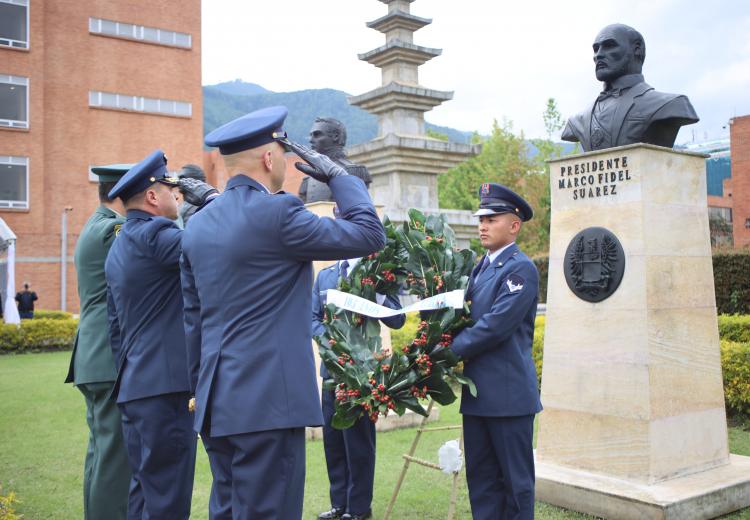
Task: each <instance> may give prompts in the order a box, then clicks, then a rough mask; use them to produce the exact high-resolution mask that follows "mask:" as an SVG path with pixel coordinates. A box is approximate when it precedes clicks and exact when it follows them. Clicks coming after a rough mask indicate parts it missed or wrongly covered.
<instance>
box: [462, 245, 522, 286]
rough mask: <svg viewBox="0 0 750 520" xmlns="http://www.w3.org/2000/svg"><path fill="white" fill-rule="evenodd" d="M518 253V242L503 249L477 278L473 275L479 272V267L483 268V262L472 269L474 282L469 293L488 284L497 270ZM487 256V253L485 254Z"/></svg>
mask: <svg viewBox="0 0 750 520" xmlns="http://www.w3.org/2000/svg"><path fill="white" fill-rule="evenodd" d="M517 253H518V246H517V245H516V244H513V245H511V246H510V247H508V249H506V250H505V251H503V252H502V253H501V254H500V256H498V257H497V258H495V260H494V262H492V263H491V264H490V265H489V266H488V267H487V269H485V270H484V272H483V273H482V274H480V275H479V276H478V277H477V278H476V279H474V278H473V275H474V273H475V272H477V270H478V269H481V267H480V266H481V265H482V263H481V262H480V263H479V264H477V266H476V267H475V268H474V271H472V279H473V282H472V284H471V286H470V287H469V290H468V293H469V294H471V293H473V292H474V290H475V289H476V288H477V287H481V286H483V285H484V284H486V283H487V282H488V281H489V280H492V279H493V278H494V277H495V274H496V273H497V270H498V269H499V268H501V267H503V266H504V265H505V263H506V262H507V261H508V259H510V257H512V256H514V255H516V254H517ZM485 256H486V255H485ZM482 262H484V257H482Z"/></svg>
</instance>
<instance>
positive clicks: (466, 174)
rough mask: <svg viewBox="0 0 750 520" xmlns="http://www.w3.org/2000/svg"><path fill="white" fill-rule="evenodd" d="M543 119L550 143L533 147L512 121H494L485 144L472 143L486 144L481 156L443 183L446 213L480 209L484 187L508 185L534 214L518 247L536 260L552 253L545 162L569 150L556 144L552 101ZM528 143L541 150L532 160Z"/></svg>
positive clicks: (557, 121) (557, 123)
mask: <svg viewBox="0 0 750 520" xmlns="http://www.w3.org/2000/svg"><path fill="white" fill-rule="evenodd" d="M542 117H543V120H544V126H545V131H546V134H547V135H546V138H545V139H532V140H531V141H526V139H524V135H523V132H516V131H515V130H514V128H513V123H512V122H511V121H509V120H507V119H503V122H502V124H499V123H498V122H497V121H494V122H493V125H492V132H491V134H490V135H489V137H487V138H484V139H482V138H480V137H479V136H478V134H475V136H474V138H473V139H472V142H476V141H479V142H481V143H482V151H481V153H480V154H479V155H477V156H476V157H472V158H471V159H469V160H468V161H466V162H465V163H462V164H460V165H458V166H456V167H455V168H453V169H451V170H450V171H448V172H446V173H445V174H443V175H441V176H440V177H439V178H438V194H439V195H438V197H439V203H440V207H441V208H452V209H465V210H473V209H476V206H477V202H478V191H479V187H480V186H481V184H482V183H484V182H497V183H500V184H503V185H505V186H508V187H509V188H510V189H512V190H513V191H515V192H517V193H518V194H519V195H521V196H522V197H524V198H525V199H526V200H527V201H528V202H529V204H531V207H532V208H534V218H533V219H532V220H530V221H529V222H527V223H525V224H524V230H523V232H522V233H521V235H520V236H519V240H518V242H519V245H520V247H521V248H522V249H523V250H524V251H525V252H526V253H527V254H529V255H531V256H534V255H546V254H547V253H548V252H549V226H550V193H549V166H548V165H547V163H546V161H548V160H549V159H554V158H557V157H560V156H561V155H562V153H563V150H564V148H563V147H562V146H561V145H559V144H557V143H555V142H554V141H553V139H552V137H553V135H554V134H555V133H556V132H558V131H559V130H560V129H561V128H562V126H563V118H562V116H561V115H560V112H559V110H558V109H557V103H556V102H555V100H554V99H553V98H550V99H548V100H547V106H546V110H545V111H544V113H543V115H542ZM529 142H530V143H531V145H533V147H534V148H536V154H534V155H533V156H532V154H531V153H530V151H531V150H530V148H529Z"/></svg>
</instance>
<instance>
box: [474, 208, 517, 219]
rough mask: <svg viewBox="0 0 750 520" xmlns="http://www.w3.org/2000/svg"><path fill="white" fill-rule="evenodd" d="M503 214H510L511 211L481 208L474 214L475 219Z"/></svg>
mask: <svg viewBox="0 0 750 520" xmlns="http://www.w3.org/2000/svg"><path fill="white" fill-rule="evenodd" d="M503 213H512V211H510V210H507V209H500V210H497V209H489V208H482V209H480V210H479V211H477V212H476V213H474V216H475V217H483V216H485V215H502V214H503Z"/></svg>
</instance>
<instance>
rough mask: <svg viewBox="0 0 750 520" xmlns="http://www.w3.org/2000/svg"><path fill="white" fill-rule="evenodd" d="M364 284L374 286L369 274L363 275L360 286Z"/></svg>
mask: <svg viewBox="0 0 750 520" xmlns="http://www.w3.org/2000/svg"><path fill="white" fill-rule="evenodd" d="M365 285H370V286H374V285H375V280H373V279H372V278H370V277H369V276H365V277H364V278H362V287H364V286H365Z"/></svg>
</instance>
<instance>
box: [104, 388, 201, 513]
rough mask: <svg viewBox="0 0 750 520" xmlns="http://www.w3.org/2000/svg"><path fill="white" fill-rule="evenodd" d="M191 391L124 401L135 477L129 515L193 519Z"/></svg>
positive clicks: (127, 443) (122, 408)
mask: <svg viewBox="0 0 750 520" xmlns="http://www.w3.org/2000/svg"><path fill="white" fill-rule="evenodd" d="M189 398H190V396H189V395H188V394H187V392H179V393H173V394H164V395H158V396H155V397H146V398H144V399H136V400H134V401H128V402H125V403H119V407H120V411H121V413H122V431H123V435H124V437H125V446H126V448H127V451H128V460H129V462H130V468H131V469H132V471H133V478H132V480H131V484H130V498H129V503H128V518H129V519H131V520H136V519H137V520H141V519H149V520H157V519H158V520H184V519H187V518H189V517H190V504H191V501H192V497H193V477H194V475H195V451H196V445H197V435H196V433H195V432H194V431H193V416H192V414H191V413H190V412H189V411H188V400H189Z"/></svg>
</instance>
